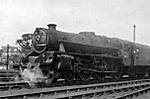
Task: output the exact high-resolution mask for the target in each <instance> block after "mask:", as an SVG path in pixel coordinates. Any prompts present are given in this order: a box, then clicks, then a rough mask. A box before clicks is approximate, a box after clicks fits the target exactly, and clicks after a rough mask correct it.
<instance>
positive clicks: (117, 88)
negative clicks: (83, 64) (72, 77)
mask: <svg viewBox="0 0 150 99" xmlns="http://www.w3.org/2000/svg"><path fill="white" fill-rule="evenodd" d="M149 87H150V79H142V80H133V81H122V82H111V83H101V84H90V85H74V86H64V87H53V88H35V89H20V90H15V91H13V90H10V91H3V92H1V93H0V99H30V98H32V99H33V98H35V99H37V98H40V99H52V98H53V99H74V98H76V99H81V98H86V99H87V98H94V97H98V98H100V99H123V98H124V97H129V96H130V94H131V95H132V94H134V93H135V94H136V93H138V92H140V91H142V90H144V89H146V88H149ZM147 90H148V89H147Z"/></svg>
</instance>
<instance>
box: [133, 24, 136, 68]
mask: <svg viewBox="0 0 150 99" xmlns="http://www.w3.org/2000/svg"><path fill="white" fill-rule="evenodd" d="M135 28H136V25H135V24H134V25H133V52H132V53H133V65H135V62H136V58H135V54H136V52H135V51H136V50H135V49H136V48H135Z"/></svg>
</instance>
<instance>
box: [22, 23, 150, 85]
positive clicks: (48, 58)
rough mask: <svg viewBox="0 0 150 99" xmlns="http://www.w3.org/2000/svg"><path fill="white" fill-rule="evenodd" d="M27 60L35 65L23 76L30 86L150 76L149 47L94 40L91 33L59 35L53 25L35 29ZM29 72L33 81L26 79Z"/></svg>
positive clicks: (60, 33)
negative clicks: (33, 83)
mask: <svg viewBox="0 0 150 99" xmlns="http://www.w3.org/2000/svg"><path fill="white" fill-rule="evenodd" d="M28 57H29V59H32V58H34V64H35V63H38V65H37V64H36V65H35V66H34V67H33V66H31V65H29V67H28V69H27V70H26V71H25V72H24V73H23V75H24V77H25V78H28V80H30V81H32V82H45V83H49V84H50V83H53V82H54V81H57V79H60V78H61V79H64V80H66V81H67V82H73V81H74V80H81V81H88V80H91V79H97V80H102V79H105V78H106V76H110V77H113V78H115V79H119V78H120V77H123V75H128V76H129V77H144V76H146V75H147V76H149V74H150V47H148V46H145V45H141V44H134V43H132V42H129V41H125V40H120V39H116V38H107V37H105V36H96V35H95V33H94V32H80V33H79V34H74V33H67V32H61V31H58V30H56V25H55V24H49V25H48V29H46V28H36V30H35V32H34V34H33V38H32V52H31V53H30V54H29V55H28ZM31 63H33V62H31ZM31 67H32V68H31ZM30 71H32V73H31V75H33V76H34V77H31V75H28V76H27V75H26V74H29V72H30ZM33 71H34V72H33ZM33 78H34V79H33Z"/></svg>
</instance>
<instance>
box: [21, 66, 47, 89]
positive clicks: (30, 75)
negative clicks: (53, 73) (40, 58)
mask: <svg viewBox="0 0 150 99" xmlns="http://www.w3.org/2000/svg"><path fill="white" fill-rule="evenodd" d="M21 75H22V78H23V80H24V81H27V82H28V83H29V84H30V85H31V86H33V84H35V83H41V82H43V81H44V80H45V79H47V77H45V76H44V75H43V73H42V71H41V69H40V68H39V66H36V67H34V68H33V69H31V68H26V69H24V70H23V72H22V74H21Z"/></svg>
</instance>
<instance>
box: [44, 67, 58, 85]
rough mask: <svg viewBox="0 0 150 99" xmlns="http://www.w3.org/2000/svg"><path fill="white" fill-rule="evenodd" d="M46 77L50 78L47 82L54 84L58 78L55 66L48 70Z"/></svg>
mask: <svg viewBox="0 0 150 99" xmlns="http://www.w3.org/2000/svg"><path fill="white" fill-rule="evenodd" d="M46 77H47V78H48V79H47V80H46V84H52V83H53V82H54V81H55V80H56V73H55V71H54V69H53V68H50V69H49V70H48V72H47V74H46Z"/></svg>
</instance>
